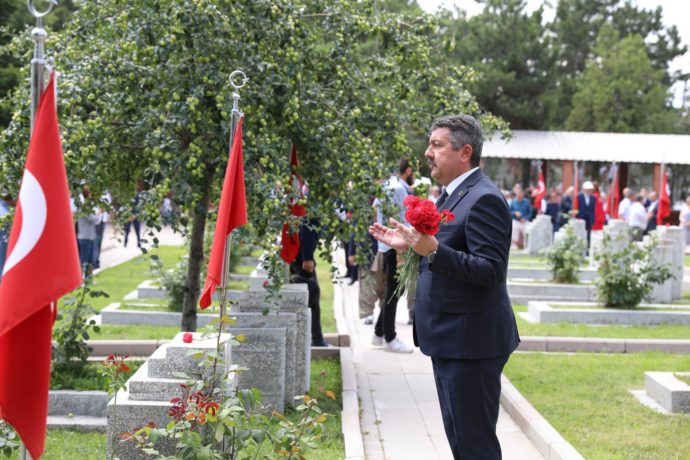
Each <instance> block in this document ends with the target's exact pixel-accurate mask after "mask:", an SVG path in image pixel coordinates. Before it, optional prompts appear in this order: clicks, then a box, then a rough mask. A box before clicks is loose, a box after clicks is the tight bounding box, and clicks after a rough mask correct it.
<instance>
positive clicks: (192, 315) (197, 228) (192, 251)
mask: <svg viewBox="0 0 690 460" xmlns="http://www.w3.org/2000/svg"><path fill="white" fill-rule="evenodd" d="M208 183H210V180H209V182H208ZM210 199H211V188H210V187H208V188H207V189H206V191H205V192H204V196H203V197H202V198H201V202H200V203H199V205H198V206H196V208H195V209H194V218H193V220H192V234H191V238H190V240H189V266H188V269H187V280H186V281H185V287H184V302H183V303H182V325H181V327H182V330H183V331H185V332H186V331H190V332H194V331H196V305H197V301H198V300H199V290H200V285H199V284H200V283H199V274H200V273H201V264H202V263H203V261H204V229H205V228H206V216H207V215H208V204H209V201H210Z"/></svg>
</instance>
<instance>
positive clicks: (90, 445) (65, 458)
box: [2, 430, 105, 460]
mask: <svg viewBox="0 0 690 460" xmlns="http://www.w3.org/2000/svg"><path fill="white" fill-rule="evenodd" d="M2 458H5V457H2ZM10 458H11V459H12V460H16V459H18V458H19V453H18V452H15V453H14V454H13V455H12V456H11V457H10ZM104 458H105V434H103V433H79V432H76V431H63V430H48V434H47V436H46V447H45V452H44V454H43V455H42V456H41V460H75V459H79V460H102V459H104Z"/></svg>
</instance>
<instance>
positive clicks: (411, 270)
mask: <svg viewBox="0 0 690 460" xmlns="http://www.w3.org/2000/svg"><path fill="white" fill-rule="evenodd" d="M403 204H404V205H405V207H406V208H407V211H405V219H407V222H409V223H410V225H412V226H413V227H414V228H415V229H416V230H417V231H418V232H419V233H422V234H424V235H435V234H437V233H438V229H439V227H440V226H441V225H442V224H445V223H447V222H451V221H452V220H454V219H455V215H454V214H453V213H452V212H450V211H448V210H445V209H444V210H443V211H439V210H437V209H436V205H435V204H434V203H432V202H431V201H429V200H422V199H420V198H419V197H416V196H414V195H410V196H408V197H407V198H405V201H404V202H403ZM403 258H404V260H403V262H402V264H400V265H399V266H398V273H397V277H398V287H397V289H396V291H395V292H396V294H398V297H402V296H403V295H406V294H407V293H410V292H414V290H415V288H416V286H417V275H418V274H419V260H420V259H421V256H420V255H419V254H417V253H416V252H415V251H414V250H413V249H412V248H409V249H408V250H407V251H405V254H404V255H403Z"/></svg>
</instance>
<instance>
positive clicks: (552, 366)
mask: <svg viewBox="0 0 690 460" xmlns="http://www.w3.org/2000/svg"><path fill="white" fill-rule="evenodd" d="M651 370H656V371H673V372H679V371H688V370H690V356H683V355H672V354H664V353H644V354H634V355H620V354H618V355H605V354H596V355H593V354H583V353H579V354H576V355H564V354H553V353H552V354H547V353H516V354H514V355H513V356H512V357H511V358H510V361H508V364H507V365H506V368H505V371H504V372H505V374H506V375H507V377H508V378H509V379H510V381H511V382H512V383H513V385H515V386H516V387H517V388H518V390H520V392H521V393H522V394H523V395H524V396H525V397H526V398H527V400H528V401H529V402H530V403H531V404H532V405H533V406H534V407H535V408H536V409H537V410H538V411H539V412H540V413H541V414H542V415H543V416H544V417H545V418H546V419H547V420H548V421H549V423H551V424H552V425H553V426H554V428H555V429H556V430H557V431H558V432H559V433H561V434H562V435H563V437H565V439H567V440H568V441H569V442H570V443H571V444H572V445H573V446H574V447H575V448H576V449H577V450H578V451H579V452H580V453H581V454H582V455H583V456H584V457H585V458H587V459H606V460H609V459H633V458H634V459H661V458H664V459H666V458H667V459H672V458H673V459H675V458H678V459H680V458H687V456H688V452H690V436H688V433H690V415H671V416H669V415H662V414H659V413H657V412H654V411H653V410H652V409H649V408H647V407H646V406H643V405H642V404H640V403H639V402H638V401H637V400H636V399H635V398H634V397H633V396H632V395H631V394H630V393H629V392H628V390H630V389H643V388H644V372H645V371H651Z"/></svg>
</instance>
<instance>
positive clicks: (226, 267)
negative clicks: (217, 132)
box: [218, 70, 249, 324]
mask: <svg viewBox="0 0 690 460" xmlns="http://www.w3.org/2000/svg"><path fill="white" fill-rule="evenodd" d="M236 78H239V80H240V81H239V83H238V82H236V81H235V79H236ZM248 80H249V79H248V78H247V76H246V75H245V73H244V72H242V71H241V70H235V71H234V72H232V73H231V74H230V77H229V78H228V81H229V82H230V85H231V86H232V87H233V88H234V89H235V90H234V91H233V92H232V99H233V102H232V112H230V149H232V143H233V142H234V140H235V131H236V130H237V125H238V124H239V122H240V118H241V117H242V112H240V109H239V101H240V95H239V90H240V88H242V87H243V86H244V85H245V84H246V83H247V81H248ZM230 243H232V232H230V233H229V234H228V237H227V240H226V241H225V252H224V253H223V270H222V272H221V273H222V275H223V276H222V278H221V282H220V286H219V287H218V288H219V290H220V299H219V303H220V316H221V318H222V317H223V316H224V315H225V310H226V303H227V292H228V281H229V278H230V252H231V251H230ZM221 324H222V321H221Z"/></svg>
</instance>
